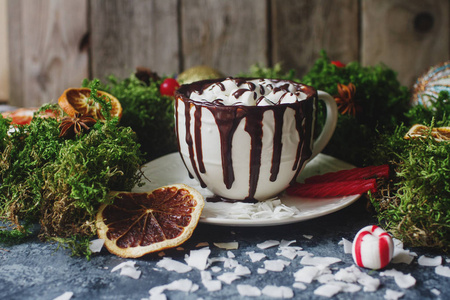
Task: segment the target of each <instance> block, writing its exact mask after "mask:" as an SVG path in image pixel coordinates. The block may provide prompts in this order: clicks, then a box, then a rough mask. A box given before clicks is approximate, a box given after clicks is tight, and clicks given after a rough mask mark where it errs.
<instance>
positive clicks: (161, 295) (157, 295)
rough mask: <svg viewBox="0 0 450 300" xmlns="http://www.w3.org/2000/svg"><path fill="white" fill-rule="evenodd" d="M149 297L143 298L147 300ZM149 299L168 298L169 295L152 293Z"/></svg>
mask: <svg viewBox="0 0 450 300" xmlns="http://www.w3.org/2000/svg"><path fill="white" fill-rule="evenodd" d="M145 299H147V298H144V299H142V300H145ZM148 299H149V300H167V296H166V295H165V294H155V295H151V296H150V297H149V298H148Z"/></svg>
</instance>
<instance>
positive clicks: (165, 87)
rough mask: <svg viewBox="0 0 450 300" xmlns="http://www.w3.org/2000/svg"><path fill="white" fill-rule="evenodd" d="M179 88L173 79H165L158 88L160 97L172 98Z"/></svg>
mask: <svg viewBox="0 0 450 300" xmlns="http://www.w3.org/2000/svg"><path fill="white" fill-rule="evenodd" d="M179 87H180V84H179V83H178V81H176V79H174V78H166V79H164V81H163V83H161V86H160V87H159V92H160V93H161V95H165V96H173V95H174V94H175V91H176V90H177V89H178V88H179Z"/></svg>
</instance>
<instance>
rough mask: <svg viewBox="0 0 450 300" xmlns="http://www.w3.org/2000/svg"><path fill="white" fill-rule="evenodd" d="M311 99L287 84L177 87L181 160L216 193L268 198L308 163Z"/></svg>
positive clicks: (239, 81) (313, 95)
mask: <svg viewBox="0 0 450 300" xmlns="http://www.w3.org/2000/svg"><path fill="white" fill-rule="evenodd" d="M328 96H329V95H328ZM329 98H331V97H329ZM317 99H318V97H317V92H316V91H315V90H314V89H313V88H312V87H309V86H306V85H303V84H299V83H295V82H291V81H286V80H273V79H244V78H227V79H225V80H206V81H199V82H195V83H192V84H189V85H183V86H182V87H181V88H180V89H179V90H178V91H177V92H176V100H175V101H176V102H175V105H176V132H177V137H178V143H179V149H180V153H181V157H182V159H183V161H184V163H185V165H186V167H187V169H188V171H189V173H190V174H191V175H192V176H193V177H195V178H196V179H197V180H198V181H199V182H200V184H201V185H202V186H203V187H208V188H209V189H210V190H211V191H212V192H213V193H215V194H216V195H218V196H220V197H223V198H226V199H231V200H241V201H242V200H266V199H268V198H270V197H273V196H275V195H277V194H278V193H280V192H281V191H282V190H284V189H285V188H286V187H287V186H288V185H289V183H290V182H292V181H295V179H296V178H297V176H298V174H299V173H300V171H301V170H302V169H303V166H304V164H305V162H306V161H307V160H308V159H310V158H311V156H312V154H313V153H312V144H313V139H312V137H313V133H314V119H315V109H316V105H317V103H316V102H317ZM331 100H332V98H331ZM328 102H329V101H328ZM332 104H334V100H333V103H332ZM332 104H330V105H328V104H327V106H332ZM334 106H335V104H334ZM331 110H332V109H331ZM334 110H335V109H334ZM334 126H335V121H334ZM334 126H332V127H333V128H331V129H332V130H330V128H328V131H331V134H332V131H333V130H334ZM328 127H330V125H329V126H328ZM331 134H328V135H329V137H331ZM329 137H328V139H329ZM327 141H328V140H326V141H325V144H326V142H327ZM320 150H321V149H320ZM320 150H319V151H320Z"/></svg>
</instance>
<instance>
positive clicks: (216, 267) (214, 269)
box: [211, 266, 222, 273]
mask: <svg viewBox="0 0 450 300" xmlns="http://www.w3.org/2000/svg"><path fill="white" fill-rule="evenodd" d="M211 271H213V272H214V273H219V272H220V271H222V268H221V267H218V266H213V267H211Z"/></svg>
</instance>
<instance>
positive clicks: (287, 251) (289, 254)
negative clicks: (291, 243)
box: [277, 247, 297, 260]
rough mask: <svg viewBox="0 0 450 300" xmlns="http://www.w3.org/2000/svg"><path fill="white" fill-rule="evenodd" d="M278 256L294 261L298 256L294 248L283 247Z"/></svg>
mask: <svg viewBox="0 0 450 300" xmlns="http://www.w3.org/2000/svg"><path fill="white" fill-rule="evenodd" d="M277 255H279V256H284V257H286V258H288V259H290V260H293V259H294V258H295V257H296V256H297V249H295V248H294V247H283V248H281V249H280V251H279V252H277Z"/></svg>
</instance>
